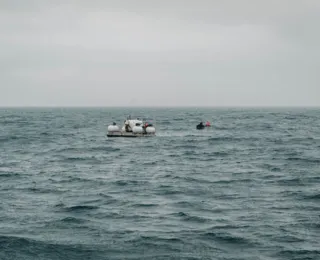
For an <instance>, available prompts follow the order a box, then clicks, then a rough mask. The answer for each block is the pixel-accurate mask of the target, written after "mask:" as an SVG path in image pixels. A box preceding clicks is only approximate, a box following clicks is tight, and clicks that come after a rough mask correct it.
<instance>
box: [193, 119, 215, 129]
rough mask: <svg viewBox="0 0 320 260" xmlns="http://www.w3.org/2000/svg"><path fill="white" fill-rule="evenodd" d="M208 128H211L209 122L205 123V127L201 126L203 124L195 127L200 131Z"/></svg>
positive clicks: (201, 123)
mask: <svg viewBox="0 0 320 260" xmlns="http://www.w3.org/2000/svg"><path fill="white" fill-rule="evenodd" d="M210 126H211V124H210V122H209V121H207V122H206V124H205V125H204V124H203V122H200V123H199V124H198V125H197V127H196V128H197V129H198V130H201V129H204V128H205V127H210Z"/></svg>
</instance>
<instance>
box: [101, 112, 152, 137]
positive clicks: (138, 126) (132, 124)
mask: <svg viewBox="0 0 320 260" xmlns="http://www.w3.org/2000/svg"><path fill="white" fill-rule="evenodd" d="M155 135H156V129H155V127H154V126H153V124H152V123H150V122H149V121H148V120H143V119H140V118H135V119H132V118H131V116H129V117H128V118H127V119H126V120H125V121H124V124H123V126H122V127H121V128H120V127H119V126H118V125H117V124H116V123H113V124H112V125H109V126H108V132H107V136H108V137H144V136H155Z"/></svg>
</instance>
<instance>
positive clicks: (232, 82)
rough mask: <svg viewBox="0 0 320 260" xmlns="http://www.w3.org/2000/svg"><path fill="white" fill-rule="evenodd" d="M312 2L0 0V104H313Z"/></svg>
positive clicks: (319, 15) (318, 40)
mask: <svg viewBox="0 0 320 260" xmlns="http://www.w3.org/2000/svg"><path fill="white" fill-rule="evenodd" d="M319 26H320V0H233V1H231V0H206V1H205V0H197V1H195V0H192V1H191V0H189V1H188V0H161V1H160V0H158V1H156V0H154V1H152V0H90V1H89V0H74V1H71V0H61V1H59V0H55V1H47V0H1V1H0V106H133V105H135V106H152V105H155V106H159V105H160V106H178V105H179V106H180V105H181V106H200V105H203V106H269V105H270V106H319V105H320V29H319Z"/></svg>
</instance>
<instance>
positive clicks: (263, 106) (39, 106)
mask: <svg viewBox="0 0 320 260" xmlns="http://www.w3.org/2000/svg"><path fill="white" fill-rule="evenodd" d="M0 108H320V105H290V106H289V105H236V106H233V105H217V106H210V105H180V106H172V105H169V106H165V105H153V106H151V105H148V106H135V105H133V106H128V105H126V106H123V105H114V106H108V105H105V106H91V105H81V106H79V105H77V106H74V105H42V106H41V105H26V106H24V105H9V106H2V105H0Z"/></svg>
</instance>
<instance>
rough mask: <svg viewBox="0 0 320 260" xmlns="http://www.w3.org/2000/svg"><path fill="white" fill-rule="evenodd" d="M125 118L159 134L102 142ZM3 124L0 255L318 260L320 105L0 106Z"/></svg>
mask: <svg viewBox="0 0 320 260" xmlns="http://www.w3.org/2000/svg"><path fill="white" fill-rule="evenodd" d="M130 112H133V113H136V114H143V115H147V116H151V117H154V119H155V123H156V125H157V129H158V136H157V137H155V138H142V139H131V138H129V139H121V138H116V139H108V138H107V137H106V135H105V134H106V128H107V125H108V124H109V123H111V122H113V121H117V122H119V123H121V122H123V119H124V117H125V116H126V115H127V114H129V113H130ZM200 120H210V121H212V122H213V127H212V128H211V129H205V130H203V131H199V130H195V125H196V124H197V123H198V122H199V121H200ZM0 127H1V128H0V259H6V260H7V259H245V260H249V259H252V260H256V259H288V260H292V259H320V128H319V127H320V109H251V110H250V109H247V110H246V109H191V108H189V109H134V110H129V109H111V108H110V109H108V108H101V109H98V108H96V109H1V110H0Z"/></svg>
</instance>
